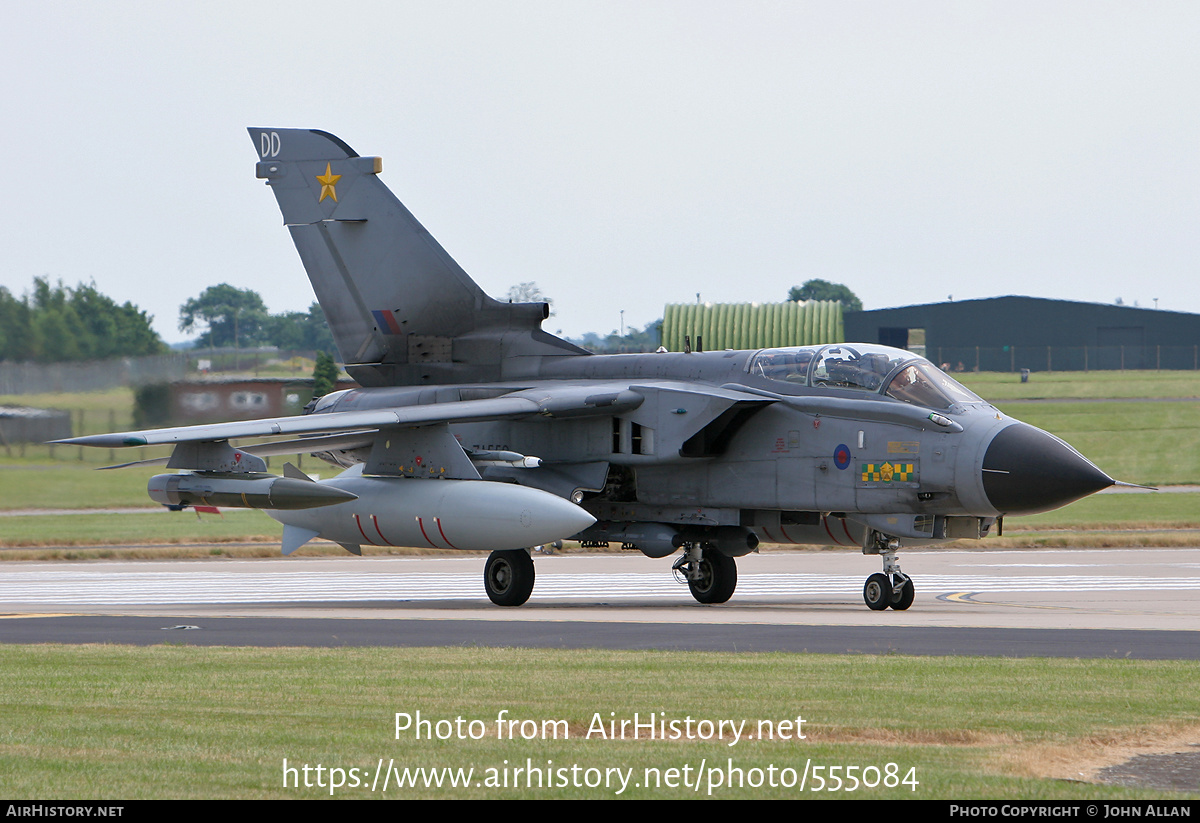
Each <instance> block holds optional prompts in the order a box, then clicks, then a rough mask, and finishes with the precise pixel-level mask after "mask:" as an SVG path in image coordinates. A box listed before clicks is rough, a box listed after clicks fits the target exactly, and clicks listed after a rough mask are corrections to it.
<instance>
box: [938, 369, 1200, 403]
mask: <svg viewBox="0 0 1200 823" xmlns="http://www.w3.org/2000/svg"><path fill="white" fill-rule="evenodd" d="M954 378H955V379H956V380H958V381H959V382H960V383H962V384H963V385H964V386H966V387H967V388H969V389H970V390H971V391H973V392H975V393H976V394H978V395H979V396H980V397H983V398H984V399H986V400H993V401H1001V400H1040V399H1056V400H1062V399H1068V398H1083V399H1089V400H1094V399H1097V398H1136V399H1146V398H1163V397H1172V398H1192V399H1200V372H1196V371H1088V372H1034V373H1033V374H1032V375H1030V377H1029V382H1028V383H1022V382H1021V376H1020V375H1019V374H1013V373H1010V372H980V373H978V374H975V373H972V372H965V373H956V374H955V375H954Z"/></svg>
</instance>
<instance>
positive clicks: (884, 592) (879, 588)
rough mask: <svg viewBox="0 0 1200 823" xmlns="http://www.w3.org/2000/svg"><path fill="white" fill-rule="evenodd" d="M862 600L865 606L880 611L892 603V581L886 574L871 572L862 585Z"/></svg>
mask: <svg viewBox="0 0 1200 823" xmlns="http://www.w3.org/2000/svg"><path fill="white" fill-rule="evenodd" d="M863 600H864V601H865V602H866V604H867V608H869V609H871V610H872V611H877V612H881V611H883V610H884V609H886V608H887V607H888V606H890V605H892V581H891V580H888V576H887V575H886V574H879V573H876V574H873V575H871V576H870V577H868V578H867V582H866V585H864V586H863Z"/></svg>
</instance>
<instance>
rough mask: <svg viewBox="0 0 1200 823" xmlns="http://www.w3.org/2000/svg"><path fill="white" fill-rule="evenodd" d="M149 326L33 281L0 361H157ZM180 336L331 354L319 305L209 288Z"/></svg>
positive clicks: (818, 294)
mask: <svg viewBox="0 0 1200 823" xmlns="http://www.w3.org/2000/svg"><path fill="white" fill-rule="evenodd" d="M508 298H509V299H510V300H516V301H521V302H524V301H530V300H546V301H547V302H551V301H549V299H548V298H546V297H545V296H543V295H542V293H541V290H540V289H538V287H537V284H536V283H521V284H520V285H518V286H514V287H513V288H512V289H510V290H509V294H508ZM788 299H789V300H840V301H841V302H842V304H843V306H844V307H845V309H846V310H847V311H860V310H861V309H862V302H861V301H860V300H859V299H858V297H857V296H855V294H854V293H853V292H852V291H850V289H848V288H847V287H846V286H843V285H840V284H836V283H829V282H826V281H824V280H809V281H808V282H806V283H805V284H804V285H803V286H794V287H792V289H791V292H790V293H789V294H788ZM152 319H153V318H151V317H150V315H148V314H147V313H146V312H144V311H142V310H141V309H139V308H138V307H137V306H135V305H134V304H133V303H131V302H128V301H126V302H125V303H124V304H123V305H118V304H117V302H116V301H115V300H113V299H112V298H111V297H108V296H106V295H104V294H101V293H100V291H99V290H97V289H96V286H95V284H94V283H88V284H85V283H80V284H79V285H78V286H75V287H74V288H71V287H68V286H65V285H64V284H63V283H62V281H59V282H58V284H57V285H51V284H50V281H49V279H48V278H45V277H37V278H34V281H33V288H32V289H31V290H30V291H29V292H27V293H26V294H25V295H24V296H22V297H20V298H18V297H15V296H13V294H12V293H11V292H9V291H8V289H6V288H4V287H3V286H0V360H12V361H26V362H30V361H32V362H38V363H50V362H60V361H71V360H103V359H107V358H110V357H138V356H142V355H153V354H161V353H163V352H165V351H166V350H167V346H166V344H165V343H163V341H162V338H161V337H159V335H158V334H157V333H156V332H155V331H154V329H153V328H152V327H151V320H152ZM661 326H662V321H661V320H655V321H653V322H651V323H648V324H647V325H646V327H645V328H644V329H629V330H627V333H626V334H624V335H619V334H617V333H615V332H614V333H612V334H609V335H606V336H602V335H599V334H596V333H594V332H589V333H587V334H585V335H583V336H582V337H581V338H578V339H574V340H572V342H574V343H577V344H579V345H582V346H583V347H585V348H587V349H590V350H591V351H595V352H621V351H626V352H628V351H653V350H654V349H655V348H656V347H657V346H658V345H659V342H660V339H661ZM179 329H180V331H183V332H189V333H194V334H197V337H196V341H195V345H196V346H198V347H201V348H208V347H211V348H223V347H232V348H253V347H257V346H275V347H277V348H280V349H285V350H305V351H324V352H331V353H332V352H336V351H337V348H336V346H335V344H334V342H333V335H331V334H330V332H329V326H328V324H327V323H326V322H325V314H324V313H323V312H322V311H321V307H320V305H318V304H317V303H315V302H314V303H312V304H311V305H310V306H309V307H308V311H303V312H296V311H293V312H282V313H280V314H271V313H270V312H269V311H267V307H266V304H265V303H264V302H263V299H262V297H261V296H260V295H259V294H258V292H256V291H254V290H253V289H239V288H236V287H234V286H230V285H229V284H227V283H222V284H221V285H218V286H210V287H209V288H207V289H205V290H204V291H203V292H201V293H200V295H198V296H197V297H193V298H190V299H188V300H187V301H186V302H185V303H184V304H183V305H182V306H180V309H179Z"/></svg>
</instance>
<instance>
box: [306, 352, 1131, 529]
mask: <svg viewBox="0 0 1200 823" xmlns="http://www.w3.org/2000/svg"><path fill="white" fill-rule="evenodd" d="M528 365H529V364H526V367H527V366H528ZM531 371H534V369H531ZM536 372H537V376H536V377H533V378H531V379H527V380H517V381H505V382H499V383H487V384H478V383H476V384H467V385H446V386H430V387H397V388H372V389H354V390H349V391H345V392H341V393H338V394H337V395H331V396H329V397H327V398H324V399H323V400H322V401H321V402H320V403H319V404H318V405H317V407H316V409H315V412H316V413H324V412H330V411H348V410H366V409H376V408H387V407H393V406H408V405H424V404H428V403H438V402H448V401H459V400H470V399H480V398H484V397H490V396H500V395H504V394H509V393H515V392H520V393H522V394H525V395H529V394H533V395H536V394H537V393H538V392H539V391H544V392H545V393H547V394H548V395H551V394H554V393H557V392H562V391H563V390H564V389H572V388H573V389H576V390H578V389H585V390H589V391H593V392H594V393H595V394H596V395H604V394H605V393H611V394H613V395H614V396H616V395H617V394H618V393H621V392H624V393H626V395H624V396H628V393H629V392H632V393H634V394H635V395H636V396H640V397H641V398H642V399H641V401H640V402H639V403H638V404H637V405H636V407H634V408H625V409H623V410H619V411H615V412H614V414H613V415H612V416H611V417H594V416H591V417H586V418H580V419H575V420H573V419H570V418H567V419H562V418H556V417H542V416H531V417H530V418H529V419H524V420H504V421H496V422H485V423H472V424H459V425H455V426H453V427H452V430H453V432H454V434H455V436H456V437H457V438H458V440H459V442H460V443H461V444H462V445H463V446H464V448H466V449H467V450H468V453H470V452H472V451H473V452H485V451H493V450H504V451H512V452H519V453H522V454H529V455H536V456H537V457H540V458H541V459H542V461H543V466H542V468H539V469H535V470H521V469H514V468H507V469H506V468H494V469H489V470H487V471H486V472H485V473H484V479H495V480H506V481H510V482H517V483H520V484H523V485H530V486H534V487H537V488H541V489H543V490H546V491H550V492H552V493H555V494H558V495H560V496H563V497H570V496H572V495H573V494H574V495H576V499H580V496H579V495H580V492H583V493H585V494H584V496H585V497H586V501H587V502H586V503H585V506H586V507H587V508H588V509H589V511H591V512H592V513H593V514H594V515H596V516H597V518H598V519H599V520H600V521H601V522H602V523H619V522H639V523H644V522H667V523H674V522H679V520H680V517H681V515H682V514H683V513H684V512H687V511H699V512H701V513H702V514H701V516H700V517H699V518H698V521H697V522H704V523H706V524H708V525H713V526H743V527H750V528H754V529H756V530H758V533H759V534H762V535H763V536H764V538H765V539H768V540H772V539H773V538H774V542H782V541H780V540H779V539H777V535H805V536H806V538H807V537H809V536H811V537H813V538H814V540H813V541H812V542H824V541H820V540H816V538H820V537H821V536H822V534H824V533H828V532H830V531H831V530H830V528H829V526H828V522H827V520H823V519H822V518H825V517H826V516H828V515H830V514H832V515H834V516H835V517H842V518H847V519H848V520H849V521H851V522H853V523H854V524H856V525H857V526H867V527H870V528H874V529H877V530H878V531H880V532H882V533H886V534H889V535H892V536H895V537H897V538H902V539H905V540H906V542H909V543H914V542H921V541H923V540H934V539H943V538H947V537H951V536H953V537H959V536H983V535H984V534H986V533H987V532H988V530H989V528H990V527H991V524H992V522H993V521H994V520H995V518H997V517H1000V516H1003V515H1005V514H1027V513H1031V512H1035V511H1043V510H1047V509H1051V508H1056V507H1058V506H1061V505H1064V504H1065V503H1067V502H1070V501H1071V500H1075V499H1078V498H1080V497H1083V496H1085V495H1087V494H1090V493H1092V492H1094V491H1096V490H1098V489H1100V488H1104V487H1106V486H1108V485H1111V484H1112V482H1113V481H1112V480H1111V478H1109V477H1108V476H1107V475H1106V474H1104V473H1103V472H1102V471H1100V470H1099V469H1098V468H1096V467H1095V466H1094V465H1092V464H1091V463H1090V462H1089V461H1088V460H1087V459H1086V458H1084V457H1083V456H1082V455H1080V454H1079V453H1078V452H1076V451H1075V450H1074V449H1071V448H1070V447H1069V446H1067V445H1066V444H1065V443H1063V442H1062V441H1061V440H1059V439H1058V438H1055V437H1053V436H1052V435H1049V434H1047V433H1045V432H1043V431H1041V430H1039V429H1036V428H1034V427H1032V426H1028V425H1026V424H1024V423H1021V422H1019V421H1017V420H1014V419H1013V418H1011V417H1009V416H1007V415H1005V414H1004V413H1002V412H1001V411H999V410H998V409H997V408H995V407H994V406H993V405H991V404H990V403H988V402H987V401H986V400H984V399H983V398H980V397H978V396H977V395H975V394H974V393H973V392H971V391H970V390H968V389H966V388H965V387H964V386H962V385H961V384H960V383H958V382H957V381H956V380H954V379H953V378H951V377H950V376H949V375H947V374H945V373H944V372H942V371H941V370H939V369H938V368H936V367H935V366H933V365H932V364H931V363H930V362H929V361H927V360H925V359H924V358H922V357H919V356H916V355H914V354H912V353H911V352H907V351H902V350H898V349H892V348H888V347H885V346H877V345H871V344H834V345H828V346H811V347H794V348H784V349H766V350H759V351H723V352H704V353H671V352H661V353H657V354H627V355H594V356H571V357H561V358H546V359H543V360H542V361H541V362H540V363H538V364H537V368H536ZM722 391H728V392H733V393H736V395H737V399H733V400H724V399H722V398H721V396H720V394H721V392H722ZM714 392H715V395H714ZM747 398H753V399H747ZM759 398H761V400H760V399H759ZM326 457H327V459H331V460H333V461H335V462H337V463H339V464H340V465H343V466H349V465H353V464H354V463H357V462H360V461H362V460H364V459H365V458H366V450H365V449H360V450H357V451H356V450H346V451H342V452H338V453H330V454H327V455H326ZM601 467H603V468H602V469H601ZM772 530H774V532H773V531H772ZM855 534H856V533H847V531H846V530H845V528H843V529H842V531H833V533H832V534H831V535H830V536H831V537H837V538H850V539H857V537H855V536H854V535H855ZM796 542H810V541H809V540H808V539H805V540H802V541H801V540H797V541H796ZM838 542H842V540H840V539H839V540H838Z"/></svg>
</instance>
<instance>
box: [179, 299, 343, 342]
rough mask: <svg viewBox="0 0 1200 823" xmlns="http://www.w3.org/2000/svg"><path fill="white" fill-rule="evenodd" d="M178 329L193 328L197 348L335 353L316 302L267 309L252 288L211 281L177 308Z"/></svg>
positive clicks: (330, 336)
mask: <svg viewBox="0 0 1200 823" xmlns="http://www.w3.org/2000/svg"><path fill="white" fill-rule="evenodd" d="M179 330H180V331H183V332H189V333H196V332H199V335H198V336H197V337H196V346H197V347H199V348H224V347H232V348H242V349H244V348H253V347H255V346H275V347H276V348H280V349H292V350H296V349H299V350H305V351H327V352H335V351H337V348H336V347H335V346H334V342H333V335H332V334H330V332H329V325H328V324H327V323H326V322H325V313H324V312H322V311H321V307H320V305H318V304H317V303H312V304H311V305H309V307H308V311H306V312H304V311H289V312H283V313H281V314H271V313H270V312H269V311H267V305H266V304H265V303H264V302H263V299H262V297H261V296H260V295H259V293H258V292H256V291H254V290H253V289H239V288H236V287H234V286H230V285H229V284H228V283H222V284H221V285H219V286H209V287H208V288H207V289H205V290H204V291H203V292H201V293H200V295H199V296H198V297H193V298H190V299H189V300H188V301H187V302H185V303H184V304H183V305H182V306H180V307H179Z"/></svg>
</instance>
